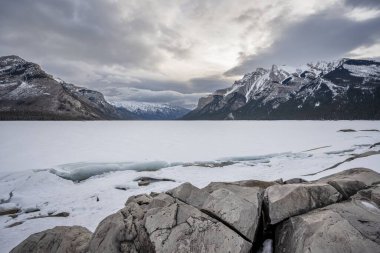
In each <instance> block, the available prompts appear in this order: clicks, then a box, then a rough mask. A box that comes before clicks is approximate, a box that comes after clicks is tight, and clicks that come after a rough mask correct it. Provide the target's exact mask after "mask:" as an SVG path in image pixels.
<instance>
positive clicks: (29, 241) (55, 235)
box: [11, 226, 91, 253]
mask: <svg viewBox="0 0 380 253" xmlns="http://www.w3.org/2000/svg"><path fill="white" fill-rule="evenodd" d="M90 238H91V232H90V231H88V229H86V228H84V227H80V226H73V227H64V226H61V227H55V228H53V229H48V230H45V231H42V232H39V233H36V234H33V235H31V236H29V237H28V238H26V239H25V240H24V241H23V242H21V243H20V244H19V245H17V246H16V247H15V248H14V249H12V250H11V253H24V252H30V253H32V252H36V253H37V252H38V253H45V252H46V253H50V252H56V253H66V252H73V253H82V252H87V247H88V242H89V241H90Z"/></svg>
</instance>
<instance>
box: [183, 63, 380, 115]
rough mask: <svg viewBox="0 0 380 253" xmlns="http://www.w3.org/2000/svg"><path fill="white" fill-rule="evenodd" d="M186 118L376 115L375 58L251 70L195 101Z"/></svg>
mask: <svg viewBox="0 0 380 253" xmlns="http://www.w3.org/2000/svg"><path fill="white" fill-rule="evenodd" d="M183 119H187V120H200V119H209V120H223V119H242V120H246V119H256V120H278V119H290V120H291V119H294V120H297V119H299V120H305V119H310V120H325V119H328V120H329V119H330V120H336V119H380V62H378V61H374V60H356V59H349V58H343V59H340V60H337V61H333V62H323V61H321V62H317V63H314V64H307V65H306V67H304V69H301V68H299V69H295V70H293V71H289V70H288V69H286V68H282V67H281V66H280V67H278V66H277V65H272V67H271V68H270V69H265V68H257V69H256V70H255V71H253V72H251V73H247V74H245V75H244V76H243V78H242V79H240V80H237V81H235V82H234V84H233V85H232V86H231V87H229V88H226V89H220V90H217V91H215V92H214V93H213V94H211V95H209V96H206V97H202V98H200V99H199V102H198V106H197V108H195V109H194V110H193V111H191V112H190V113H188V114H187V115H185V116H184V117H183Z"/></svg>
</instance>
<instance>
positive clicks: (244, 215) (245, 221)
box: [203, 188, 262, 242]
mask: <svg viewBox="0 0 380 253" xmlns="http://www.w3.org/2000/svg"><path fill="white" fill-rule="evenodd" d="M248 199H249V200H248ZM261 201H262V196H261V193H260V192H258V191H255V192H252V193H251V195H250V196H249V197H248V196H247V198H244V196H239V195H238V194H237V193H235V192H232V191H230V190H227V189H224V188H222V189H218V190H216V191H214V192H213V193H212V194H211V196H210V197H209V198H208V199H207V200H206V201H205V203H204V205H203V210H206V211H207V212H208V213H211V214H212V215H213V216H215V217H217V218H218V219H220V220H222V221H223V222H226V223H227V224H229V225H230V226H231V227H233V228H234V229H235V230H236V231H238V232H239V233H241V234H242V235H243V236H244V237H245V238H247V239H248V240H249V241H251V242H253V241H254V239H255V235H256V230H257V227H258V223H259V217H260V214H261Z"/></svg>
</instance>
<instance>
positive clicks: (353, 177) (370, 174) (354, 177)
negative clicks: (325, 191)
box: [317, 168, 380, 199]
mask: <svg viewBox="0 0 380 253" xmlns="http://www.w3.org/2000/svg"><path fill="white" fill-rule="evenodd" d="M317 182H319V183H328V184H330V185H332V186H333V187H334V188H336V189H337V190H338V191H339V192H340V193H341V194H342V195H343V197H344V198H345V199H348V198H349V197H350V196H352V195H354V194H355V193H356V192H358V191H359V190H362V189H364V188H366V187H369V186H371V185H372V184H374V183H377V182H380V174H379V173H377V172H375V171H373V170H370V169H365V168H354V169H349V170H345V171H342V172H340V173H336V174H333V175H330V176H327V177H323V178H321V179H319V180H317Z"/></svg>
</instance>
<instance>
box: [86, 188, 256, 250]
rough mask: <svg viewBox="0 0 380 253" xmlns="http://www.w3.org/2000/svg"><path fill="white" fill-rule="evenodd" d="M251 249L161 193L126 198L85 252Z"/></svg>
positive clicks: (196, 211) (202, 215)
mask: <svg viewBox="0 0 380 253" xmlns="http://www.w3.org/2000/svg"><path fill="white" fill-rule="evenodd" d="M251 247H252V244H251V243H250V242H249V241H247V240H246V239H244V238H243V237H242V236H240V235H239V234H238V233H236V232H235V231H234V230H233V229H231V228H229V227H228V226H226V225H225V224H223V223H222V222H220V221H219V220H217V219H214V218H212V217H210V216H209V215H207V214H205V213H204V212H201V211H200V210H199V209H198V208H196V207H194V206H191V205H188V204H186V203H184V202H182V201H180V200H179V199H175V198H173V197H171V196H169V195H167V194H164V193H161V194H158V195H154V196H148V195H146V196H145V197H143V196H142V195H140V196H138V197H136V198H130V199H129V200H128V201H127V204H126V207H125V208H123V209H122V210H120V211H119V212H118V213H116V214H113V215H111V216H109V217H107V218H106V219H105V220H103V221H102V222H101V223H100V225H99V226H98V228H97V229H96V231H95V232H94V235H93V237H92V239H91V241H90V246H89V252H148V253H149V252H215V253H216V252H249V251H250V249H251Z"/></svg>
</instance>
